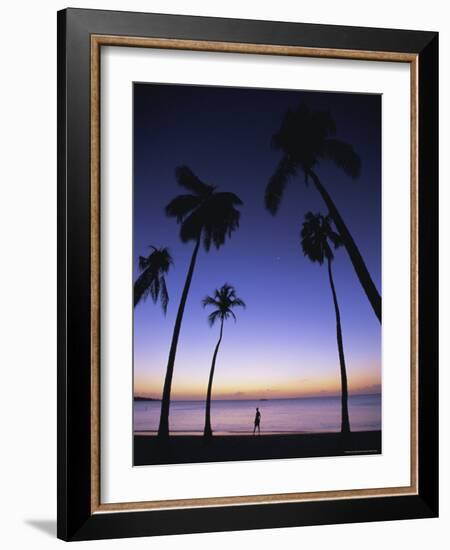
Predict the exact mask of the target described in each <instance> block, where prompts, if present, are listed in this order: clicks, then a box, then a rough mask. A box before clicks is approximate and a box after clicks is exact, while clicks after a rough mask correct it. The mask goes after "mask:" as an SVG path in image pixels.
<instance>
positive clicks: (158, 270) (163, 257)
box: [133, 246, 173, 313]
mask: <svg viewBox="0 0 450 550" xmlns="http://www.w3.org/2000/svg"><path fill="white" fill-rule="evenodd" d="M149 248H150V249H151V250H152V252H151V253H150V254H149V255H148V256H139V270H140V271H141V274H140V275H139V277H138V278H137V279H136V281H135V283H134V289H133V294H134V296H133V298H134V306H135V307H136V306H137V304H138V303H139V302H140V301H141V300H146V299H147V297H148V296H149V295H150V296H151V298H152V300H153V303H155V304H156V302H157V301H158V299H161V306H162V308H163V311H164V313H166V312H167V305H168V303H169V293H168V292H167V285H166V279H165V277H164V276H165V275H166V274H167V273H168V272H169V269H170V266H171V265H172V264H173V260H172V256H171V255H170V252H169V249H168V248H155V247H154V246H149Z"/></svg>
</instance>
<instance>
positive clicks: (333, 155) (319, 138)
mask: <svg viewBox="0 0 450 550" xmlns="http://www.w3.org/2000/svg"><path fill="white" fill-rule="evenodd" d="M335 134H336V124H335V122H334V120H333V118H332V116H331V114H330V113H328V112H321V111H316V112H314V111H310V110H309V108H308V107H307V106H306V105H305V104H304V103H302V104H300V106H299V107H298V109H296V110H289V111H288V112H287V113H286V115H285V117H284V119H283V121H282V123H281V126H280V129H279V130H278V132H277V133H275V134H274V135H273V136H272V146H273V147H274V149H275V150H279V151H282V153H283V156H282V158H281V160H280V162H279V164H278V166H277V168H276V170H275V172H274V174H273V175H272V177H271V178H270V180H269V183H268V184H267V187H266V193H265V205H266V208H267V209H268V210H269V212H271V213H272V214H276V212H277V210H278V207H279V205H280V201H281V197H282V195H283V192H284V190H285V188H286V184H287V182H288V181H289V179H291V178H292V177H294V176H296V175H297V173H298V172H303V174H304V176H305V183H308V181H309V180H312V182H313V184H314V186H315V187H316V189H317V190H318V192H319V193H320V195H321V196H322V199H323V200H324V202H325V205H326V207H327V209H328V212H329V214H330V216H331V218H332V220H333V222H334V224H335V226H336V228H337V230H338V231H339V234H340V236H341V238H342V242H343V244H344V246H345V248H346V249H347V252H348V255H349V257H350V260H351V262H352V264H353V267H354V269H355V272H356V274H357V276H358V278H359V281H360V283H361V285H362V287H363V289H364V291H365V293H366V295H367V298H368V299H369V302H370V304H371V305H372V308H373V310H374V312H375V315H376V316H377V318H378V320H379V321H380V323H381V296H380V294H379V292H378V290H377V288H376V286H375V284H374V282H373V281H372V278H371V276H370V273H369V271H368V269H367V267H366V264H365V263H364V260H363V258H362V256H361V253H360V252H359V250H358V247H357V246H356V244H355V241H354V240H353V237H352V235H351V234H350V231H349V230H348V228H347V226H346V225H345V223H344V220H343V219H342V217H341V215H340V213H339V211H338V209H337V207H336V205H335V204H334V202H333V200H332V199H331V197H330V195H329V194H328V192H327V190H326V189H325V187H324V186H323V184H322V182H321V181H320V179H319V177H318V175H317V173H316V171H315V168H316V166H317V164H318V162H319V160H320V159H330V160H332V161H333V162H334V163H335V164H336V166H338V167H339V168H341V169H342V170H343V171H344V172H345V173H346V174H347V175H349V176H350V177H352V178H357V177H358V176H359V173H360V165H361V162H360V158H359V156H358V155H357V153H356V152H355V151H354V150H353V147H352V146H351V145H350V144H348V143H346V142H344V141H341V140H339V139H335V138H334V135H335Z"/></svg>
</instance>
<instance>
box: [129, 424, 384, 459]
mask: <svg viewBox="0 0 450 550" xmlns="http://www.w3.org/2000/svg"><path fill="white" fill-rule="evenodd" d="M379 453H381V431H367V432H353V433H351V434H349V435H347V436H342V435H341V434H340V433H318V434H270V435H264V434H261V435H260V436H259V435H255V436H253V435H215V436H214V437H213V438H212V439H211V440H209V441H208V440H205V439H204V438H203V437H202V436H201V435H171V436H170V437H169V439H168V440H167V441H166V442H165V443H164V442H162V441H160V440H158V438H157V437H155V435H143V434H137V435H135V436H134V465H135V466H143V465H146V464H185V463H195V462H226V461H230V460H258V459H276V458H306V457H323V456H343V455H360V454H379Z"/></svg>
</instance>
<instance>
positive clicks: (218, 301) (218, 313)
mask: <svg viewBox="0 0 450 550" xmlns="http://www.w3.org/2000/svg"><path fill="white" fill-rule="evenodd" d="M202 304H203V307H207V306H213V307H214V308H215V309H214V311H212V313H210V314H209V316H208V321H209V325H210V326H211V327H212V326H213V325H214V323H215V322H216V321H220V333H219V340H218V341H217V344H216V348H215V350H214V354H213V358H212V363H211V370H210V373H209V381H208V391H207V393H206V411H205V429H204V431H203V435H204V436H205V437H211V436H212V430H211V392H212V385H213V378H214V369H215V367H216V359H217V352H218V351H219V346H220V343H221V342H222V335H223V323H224V321H226V320H227V319H228V318H229V317H233V319H234V320H235V321H236V315H235V314H234V312H233V311H232V309H233V308H235V307H239V306H240V307H245V303H244V301H243V300H241V299H240V298H238V297H237V296H236V290H235V289H234V287H232V286H231V285H228V284H226V283H225V284H224V285H223V286H222V287H221V288H220V289H216V290H215V292H214V295H213V296H206V298H204V299H203V302H202Z"/></svg>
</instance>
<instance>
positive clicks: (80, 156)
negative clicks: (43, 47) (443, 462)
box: [58, 9, 438, 540]
mask: <svg viewBox="0 0 450 550" xmlns="http://www.w3.org/2000/svg"><path fill="white" fill-rule="evenodd" d="M437 78H438V36H437V33H434V32H425V31H403V30H389V29H372V28H356V27H339V26H325V25H311V24H300V23H275V22H269V21H245V20H230V19H216V18H204V17H188V16H171V15H156V14H145V13H128V12H109V11H97V10H80V9H67V10H63V11H61V12H59V13H58V144H59V149H58V193H59V196H58V207H59V222H58V223H59V226H58V242H59V252H58V253H59V260H58V265H59V279H58V280H59V289H58V292H59V322H58V330H59V338H58V341H59V350H58V358H59V360H58V536H59V537H60V538H62V539H64V540H84V539H97V538H112V537H130V536H146V535H158V534H170V533H191V532H204V531H225V530H236V529H256V528H269V527H286V526H300V525H314V524H326V523H343V522H361V521H376V520H390V519H407V518H424V517H435V516H436V515H437V514H438V435H437V434H438V418H437V411H438V392H437V384H438V372H437V368H438V361H437V350H438V346H437V338H438V331H437V319H438V305H437V294H438V290H437V277H438V274H437V243H438V237H437V227H438V209H437V200H438V176H437V174H438V158H437V155H438V146H437V139H438V130H437V129H438V86H437Z"/></svg>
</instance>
